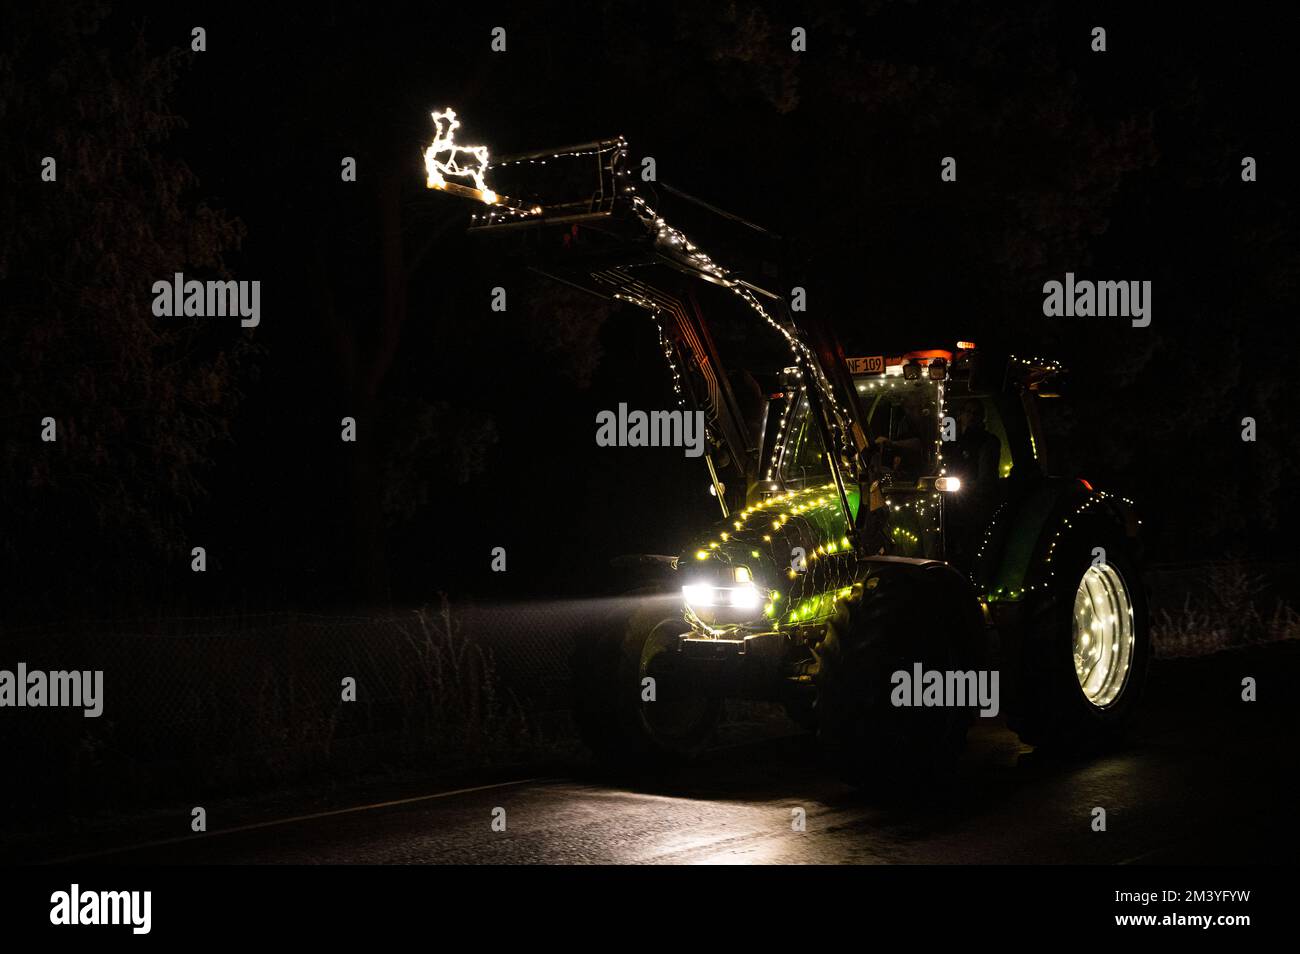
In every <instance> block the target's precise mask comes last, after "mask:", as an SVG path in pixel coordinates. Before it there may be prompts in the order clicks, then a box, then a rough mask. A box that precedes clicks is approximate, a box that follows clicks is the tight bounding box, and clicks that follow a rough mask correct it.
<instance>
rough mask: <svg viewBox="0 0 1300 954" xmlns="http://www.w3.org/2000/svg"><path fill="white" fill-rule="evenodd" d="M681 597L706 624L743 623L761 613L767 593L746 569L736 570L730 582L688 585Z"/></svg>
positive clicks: (701, 582)
mask: <svg viewBox="0 0 1300 954" xmlns="http://www.w3.org/2000/svg"><path fill="white" fill-rule="evenodd" d="M682 598H683V599H684V600H685V601H686V605H687V607H688V608H689V609H690V611H691V612H692V613H694V614H695V615H696V616H698V617H699V618H700V619H701V620H703V621H704V622H706V623H726V622H730V623H740V622H745V621H747V620H751V619H753V618H754V617H756V616H758V615H759V614H760V613H761V612H762V608H763V601H764V600H765V599H766V593H764V592H763V591H762V590H760V589H759V588H758V587H757V586H756V585H755V584H754V581H753V580H752V579H751V578H750V575H749V570H748V569H747V568H746V567H734V568H733V569H732V570H731V579H730V580H727V581H725V582H718V583H713V582H709V581H705V580H700V581H697V582H694V583H688V584H686V585H685V586H683V587H682Z"/></svg>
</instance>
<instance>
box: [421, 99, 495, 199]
mask: <svg viewBox="0 0 1300 954" xmlns="http://www.w3.org/2000/svg"><path fill="white" fill-rule="evenodd" d="M431 115H432V116H433V125H434V129H435V130H436V132H435V135H434V139H433V143H432V144H431V145H430V146H429V148H428V149H426V150H425V151H424V168H425V171H426V172H427V173H428V175H429V178H428V182H427V185H428V187H429V188H430V189H446V188H447V185H448V184H447V180H446V179H444V178H443V176H469V177H470V178H471V179H473V180H474V185H475V187H476V188H477V189H478V191H479V193H480V198H482V200H483V201H484V202H487V203H488V204H489V205H490V204H492V203H493V202H495V201H496V200H497V194H496V193H495V192H493V191H492V190H491V189H489V188H488V187H487V182H485V181H484V178H483V176H484V173H486V172H487V165H488V149H487V146H458V145H456V142H455V140H456V130H457V129H458V128H460V121H459V120H458V119H457V118H456V111H455V110H454V109H450V108H448V109H445V110H443V111H442V112H440V113H433V114H431ZM444 154H445V155H446V158H445V159H440V158H439V156H440V155H444ZM462 156H467V157H469V161H468V162H466V164H465V165H464V166H462V165H461V157H462Z"/></svg>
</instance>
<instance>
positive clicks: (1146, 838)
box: [87, 643, 1300, 864]
mask: <svg viewBox="0 0 1300 954" xmlns="http://www.w3.org/2000/svg"><path fill="white" fill-rule="evenodd" d="M1244 676H1254V677H1255V678H1256V679H1257V680H1258V685H1259V695H1260V701H1258V702H1255V703H1245V702H1242V701H1241V700H1240V694H1241V688H1240V687H1241V680H1242V678H1243V677H1244ZM1298 713H1300V644H1296V643H1286V644H1279V645H1274V646H1271V647H1267V648H1263V649H1252V650H1248V651H1237V652H1231V653H1221V654H1219V655H1217V656H1214V657H1210V658H1207V659H1200V660H1188V661H1175V662H1165V663H1161V664H1158V665H1156V666H1154V667H1153V670H1152V673H1151V678H1150V681H1149V684H1148V696H1147V707H1146V711H1145V712H1144V714H1143V719H1142V721H1141V722H1140V724H1139V726H1138V728H1137V730H1136V731H1135V733H1134V735H1133V738H1132V740H1131V742H1130V743H1129V744H1128V745H1127V746H1126V747H1125V748H1124V749H1123V750H1120V751H1115V752H1112V753H1109V754H1106V755H1103V756H1095V757H1093V758H1090V759H1083V760H1072V761H1060V760H1056V759H1048V758H1043V757H1040V756H1038V755H1037V754H1035V753H1032V752H1031V751H1029V750H1028V749H1027V748H1025V747H1023V746H1021V745H1020V744H1019V742H1018V740H1017V739H1016V737H1015V736H1014V735H1013V734H1011V733H1010V732H1008V731H1007V730H1006V729H1005V728H1004V727H1003V726H1001V725H1000V724H987V723H986V724H983V725H981V726H979V727H978V728H977V729H976V730H975V731H973V733H972V736H971V744H970V745H969V747H968V750H967V753H966V755H965V757H964V758H963V762H962V772H961V783H960V786H959V787H958V788H957V790H956V791H955V792H954V793H952V794H951V795H950V796H949V797H947V798H942V799H939V800H938V801H937V802H936V803H935V804H930V805H919V804H918V805H914V806H911V807H910V808H907V809H904V810H899V809H883V808H880V807H877V806H873V805H871V804H869V803H867V802H865V801H864V800H863V799H862V798H861V797H859V796H858V795H857V794H855V792H854V791H853V790H851V789H849V788H848V787H846V786H844V785H843V784H841V783H840V782H839V781H838V780H837V779H836V778H835V777H834V775H833V774H831V773H830V772H828V771H827V770H826V769H825V768H823V767H822V766H820V765H819V764H818V760H817V758H816V755H815V752H814V750H813V747H812V745H811V740H810V739H809V738H808V737H807V736H787V737H784V738H776V739H768V740H766V741H762V742H757V743H750V744H742V745H736V746H730V747H727V748H723V749H719V750H716V751H714V752H713V753H711V754H710V756H709V757H708V758H707V759H706V760H705V761H704V762H703V763H702V764H701V765H698V766H694V767H691V768H690V769H689V770H686V771H683V772H680V773H677V774H674V775H673V776H671V777H663V778H659V779H656V780H654V781H653V782H649V783H647V782H639V783H628V782H626V781H619V780H615V779H610V778H604V777H601V776H600V775H599V774H598V773H590V770H586V771H584V770H583V769H581V768H574V769H569V770H567V774H566V775H565V776H564V777H557V778H543V779H521V780H510V781H507V782H505V783H503V784H493V785H491V786H490V787H484V788H478V787H470V788H467V789H461V790H451V791H444V790H439V789H437V788H435V787H430V788H429V789H428V790H426V791H420V792H416V793H415V794H413V795H412V794H411V793H410V792H409V791H405V792H402V793H397V792H392V793H388V794H390V795H391V796H393V797H392V798H382V797H379V798H376V797H374V795H375V794H380V795H382V794H384V793H368V797H367V798H366V799H365V800H364V801H363V802H358V803H357V804H353V805H349V806H346V807H344V808H343V809H341V810H339V809H334V810H332V811H331V812H329V813H325V814H318V815H311V814H308V815H306V816H305V817H299V816H298V815H297V813H294V812H288V811H281V812H280V813H279V814H278V815H277V816H275V817H269V818H266V819H263V820H261V821H258V822H257V823H256V824H257V827H252V828H249V829H246V830H242V831H233V832H231V831H228V832H222V831H220V830H214V831H212V832H210V833H208V834H207V835H205V836H200V837H194V838H186V839H183V840H179V841H172V842H170V843H164V844H153V845H144V846H139V845H137V846H136V847H134V848H128V849H125V850H120V851H116V852H114V853H111V854H103V855H100V856H98V857H96V858H94V859H87V860H93V861H96V862H104V863H109V864H122V863H125V864H155V863H181V864H191V863H192V864H212V863H216V864H223V863H253V864H276V863H310V864H316V863H322V864H340V863H395V864H419V863H547V864H556V863H560V864H563V863H650V864H682V863H684V864H751V863H828V864H838V863H852V864H860V863H867V864H871V863H964V862H977V863H1174V864H1189V863H1190V864H1199V863H1245V862H1259V861H1268V862H1283V861H1285V862H1287V863H1291V862H1293V861H1294V858H1295V856H1296V849H1297V846H1298V844H1300V840H1298V839H1297V824H1296V819H1295V805H1296V800H1295V789H1294V784H1293V776H1294V775H1295V774H1296V773H1295V767H1296V761H1297V743H1296V729H1297V727H1298V726H1300V719H1297V714H1298ZM399 795H400V797H401V799H402V800H400V801H395V802H394V799H396V798H398V797H399ZM285 807H288V806H285ZM1094 807H1102V808H1105V809H1106V812H1107V830H1106V831H1104V832H1096V831H1093V830H1092V824H1091V823H1092V812H1093V809H1094ZM498 808H501V809H504V810H505V822H506V824H505V830H504V831H494V830H493V824H492V823H493V812H494V809H498ZM795 809H802V810H803V811H804V812H805V813H806V830H805V831H803V832H797V831H794V830H793V826H792V818H793V811H794V810H795ZM212 827H213V828H214V829H218V828H219V820H218V819H216V818H214V819H213V825H212Z"/></svg>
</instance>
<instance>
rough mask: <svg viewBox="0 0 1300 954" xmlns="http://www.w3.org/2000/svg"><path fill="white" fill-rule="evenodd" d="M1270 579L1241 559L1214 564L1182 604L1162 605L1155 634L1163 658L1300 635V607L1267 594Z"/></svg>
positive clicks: (1154, 620) (1154, 624) (1155, 621)
mask: <svg viewBox="0 0 1300 954" xmlns="http://www.w3.org/2000/svg"><path fill="white" fill-rule="evenodd" d="M1267 593H1268V581H1267V578H1266V577H1265V576H1264V575H1263V574H1260V573H1258V572H1254V571H1252V570H1251V569H1250V568H1249V567H1247V566H1246V565H1244V564H1242V563H1239V562H1231V563H1224V564H1218V565H1215V566H1212V567H1210V568H1209V572H1208V576H1207V578H1206V581H1205V585H1204V586H1203V587H1199V588H1197V589H1196V590H1194V591H1192V590H1189V591H1188V592H1187V593H1185V595H1184V596H1183V602H1182V604H1181V605H1180V606H1177V607H1174V608H1172V609H1171V608H1168V607H1162V608H1159V609H1157V610H1156V611H1155V612H1154V613H1153V614H1152V618H1151V639H1152V645H1153V648H1154V651H1155V655H1156V658H1157V659H1171V658H1179V657H1187V656H1207V655H1210V654H1212V653H1217V652H1221V651H1223V650H1226V649H1236V648H1240V647H1243V646H1253V645H1259V644H1261V643H1271V642H1277V641H1279V640H1284V639H1296V638H1300V612H1297V611H1296V609H1295V608H1294V607H1293V606H1291V605H1290V604H1289V603H1287V602H1286V601H1285V600H1284V599H1282V598H1280V597H1276V596H1275V597H1273V598H1272V600H1271V602H1270V600H1269V597H1268V595H1267Z"/></svg>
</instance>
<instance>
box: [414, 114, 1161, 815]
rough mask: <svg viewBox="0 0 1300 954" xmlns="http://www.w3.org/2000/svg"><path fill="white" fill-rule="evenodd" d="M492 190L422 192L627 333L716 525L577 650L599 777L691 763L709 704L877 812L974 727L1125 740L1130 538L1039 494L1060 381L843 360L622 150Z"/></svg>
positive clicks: (1031, 364)
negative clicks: (767, 705)
mask: <svg viewBox="0 0 1300 954" xmlns="http://www.w3.org/2000/svg"><path fill="white" fill-rule="evenodd" d="M427 160H428V156H427V155H426V161H427ZM487 174H488V175H489V177H490V178H491V180H492V187H491V189H488V190H483V189H476V188H471V187H469V186H465V185H457V184H455V183H448V182H447V181H446V179H445V177H443V176H442V175H439V176H438V177H437V178H438V179H440V180H442V185H435V184H434V182H435V179H434V176H433V175H432V172H431V174H430V187H431V188H441V189H444V190H447V191H450V192H453V193H455V194H457V195H460V196H462V197H465V198H469V199H471V200H473V201H476V202H479V203H481V205H480V206H479V207H478V210H477V211H476V212H475V214H474V215H473V216H472V218H471V224H470V231H471V233H474V234H477V235H480V236H483V237H486V238H489V239H491V240H492V241H493V242H494V243H495V249H497V250H499V252H500V254H502V255H503V256H508V257H512V258H514V259H516V260H517V261H520V262H522V263H523V264H524V265H525V266H526V267H527V268H529V269H531V270H533V271H534V272H537V273H539V274H542V275H545V276H547V277H549V278H552V279H554V280H556V281H559V282H563V283H565V284H567V285H569V286H572V287H576V288H579V289H582V290H584V291H587V292H590V293H591V294H593V295H597V296H600V297H602V298H605V299H613V300H617V301H621V302H626V303H629V304H630V305H633V306H635V307H636V308H638V309H640V310H642V311H643V312H644V313H645V314H646V315H647V316H648V318H649V319H650V320H651V321H653V322H654V325H655V329H656V333H657V340H658V342H659V346H660V349H661V351H662V355H656V356H655V358H656V360H658V359H659V358H662V360H663V362H664V367H665V372H666V377H667V380H668V382H669V384H670V388H666V390H665V393H670V395H671V400H673V401H675V402H676V404H677V405H678V407H679V408H681V409H682V410H684V411H685V412H689V413H699V414H701V415H702V420H703V421H704V424H705V433H706V441H705V452H704V453H703V454H702V455H701V458H702V461H703V464H704V467H705V469H706V470H707V476H708V480H709V483H710V486H711V492H712V494H713V496H714V497H716V501H717V506H718V514H717V518H716V521H715V522H712V524H711V525H709V526H707V527H701V528H700V529H699V530H698V532H697V533H695V534H694V535H692V537H691V538H690V539H687V540H684V541H682V547H681V549H680V551H679V552H678V553H676V554H670V555H645V556H644V557H641V558H638V562H639V564H640V565H641V567H642V569H643V570H644V571H645V573H644V577H645V582H644V585H643V586H642V587H641V588H639V589H637V590H636V591H634V592H633V593H632V594H631V598H630V599H629V600H627V601H624V602H621V603H620V604H619V605H620V607H621V608H620V609H619V610H618V612H617V613H615V614H613V615H612V616H611V618H610V619H608V620H607V621H606V624H605V625H604V626H603V627H601V628H600V630H599V631H598V632H595V633H589V634H585V635H584V636H583V637H582V638H581V639H579V640H578V646H577V649H576V651H575V655H574V660H573V677H574V686H575V699H574V714H575V718H576V721H577V724H578V726H579V728H580V730H581V732H582V735H583V737H584V739H585V740H586V741H587V743H588V744H589V745H590V747H591V748H592V749H593V751H594V752H595V753H596V754H597V755H598V756H599V757H600V758H602V759H603V760H606V761H608V762H611V763H614V764H617V765H620V766H623V767H626V768H634V769H635V768H649V767H655V766H662V765H664V764H665V763H671V762H679V761H683V760H690V759H694V758H697V757H699V756H700V755H701V754H702V753H703V752H705V751H706V749H707V746H708V744H709V742H710V739H711V737H712V735H713V729H714V727H715V724H716V722H717V721H718V719H719V715H720V712H721V711H722V704H723V702H724V700H726V699H728V698H744V699H758V700H770V701H778V702H780V703H782V704H783V705H784V706H785V708H786V711H787V712H788V713H789V714H790V716H791V717H792V718H793V719H794V720H795V721H797V722H798V723H800V724H801V725H803V726H805V727H806V728H808V729H809V730H811V731H812V733H814V734H815V738H816V739H817V743H818V745H819V746H820V748H821V750H822V752H823V753H824V754H825V757H826V758H827V759H828V760H829V761H830V763H831V764H832V765H833V766H834V767H835V769H836V770H837V771H838V772H839V773H840V774H841V775H842V777H843V778H844V779H845V780H846V781H848V782H850V783H851V784H854V785H857V786H860V787H862V788H864V789H868V790H873V791H878V792H882V793H886V792H888V793H900V792H911V791H915V790H916V789H917V787H918V786H927V785H934V784H938V783H942V782H944V781H945V780H947V779H949V778H950V777H951V776H952V774H953V772H954V767H955V764H956V761H957V758H958V756H959V754H960V752H961V751H962V748H963V746H964V743H965V740H966V735H967V731H968V729H969V727H970V725H971V724H972V722H973V720H974V719H977V718H981V717H985V716H989V715H994V714H999V713H1004V714H1005V716H1006V720H1007V723H1008V725H1009V726H1010V727H1011V728H1012V729H1013V730H1014V731H1015V732H1017V733H1018V734H1019V735H1020V737H1021V739H1022V740H1023V741H1024V742H1026V743H1028V744H1030V745H1033V746H1035V747H1038V746H1048V747H1077V746H1088V747H1091V746H1096V745H1098V744H1100V743H1104V742H1106V741H1108V740H1112V739H1114V738H1116V737H1117V736H1118V735H1119V734H1120V733H1121V732H1122V730H1123V729H1124V728H1125V726H1126V725H1127V724H1128V723H1129V722H1130V720H1131V718H1132V716H1133V714H1134V711H1135V708H1136V707H1137V705H1138V701H1139V697H1140V695H1141V691H1142V685H1143V681H1144V678H1145V674H1146V669H1147V663H1148V658H1149V654H1150V637H1149V631H1148V622H1147V603H1146V597H1145V591H1144V587H1143V581H1142V571H1141V564H1140V560H1141V537H1140V530H1141V522H1140V520H1139V519H1138V516H1137V513H1136V509H1135V506H1134V504H1133V503H1132V501H1130V500H1127V499H1125V498H1123V497H1121V496H1118V495H1116V494H1113V493H1108V492H1106V491H1104V490H1098V489H1095V488H1094V487H1093V486H1092V485H1091V484H1090V483H1088V482H1087V481H1086V480H1083V479H1080V478H1077V477H1066V476H1056V475H1053V474H1052V473H1050V472H1049V469H1048V465H1047V463H1046V461H1047V459H1048V457H1047V447H1046V438H1045V434H1044V428H1043V426H1042V424H1041V422H1040V415H1039V408H1040V406H1041V402H1043V401H1047V400H1058V401H1059V400H1062V395H1063V394H1064V392H1065V391H1066V389H1067V388H1066V386H1067V383H1068V376H1067V373H1066V370H1065V368H1063V367H1062V366H1061V365H1060V364H1059V363H1057V362H1054V361H1052V360H1049V359H1046V358H1040V357H1036V356H1026V355H1014V354H1003V353H996V352H993V351H986V350H982V349H980V348H979V347H977V345H976V344H975V343H974V342H970V341H958V342H951V343H941V346H940V347H932V348H924V349H917V350H910V351H902V352H899V353H884V351H883V349H882V351H881V352H880V353H865V354H846V353H845V351H844V349H843V347H842V346H841V345H840V343H839V340H838V338H837V336H836V334H835V333H834V332H833V331H832V330H831V327H830V325H829V323H828V322H827V321H826V320H825V319H824V318H822V317H820V316H818V315H817V314H816V312H815V310H814V309H807V308H806V307H804V305H805V303H804V301H803V290H802V289H800V288H797V287H796V288H790V287H788V286H786V284H785V283H784V282H783V280H782V276H783V274H785V273H786V272H787V270H788V265H787V264H786V261H785V259H786V257H787V251H786V243H784V242H783V241H782V240H781V239H780V237H779V236H776V235H774V234H772V233H771V232H770V231H768V230H766V229H764V228H762V227H760V226H758V225H755V224H754V223H751V222H749V221H746V220H745V219H743V218H741V217H739V216H736V215H733V214H731V213H728V212H725V211H724V210H722V209H719V208H717V207H716V206H714V205H712V204H710V203H708V202H705V201H703V200H701V199H698V198H696V197H694V196H692V195H689V194H687V193H686V192H683V191H681V190H680V189H678V188H676V187H673V186H670V185H668V184H667V183H664V182H653V183H646V182H643V181H640V180H639V179H637V178H635V177H634V176H633V175H632V174H631V171H630V168H629V161H628V144H627V142H626V140H624V139H623V138H621V137H615V138H611V139H605V140H597V141H593V142H588V143H582V144H576V145H569V146H563V147H558V148H553V149H546V150H539V151H536V152H531V153H526V154H520V155H512V156H506V157H493V158H492V159H490V160H489V162H488V165H487ZM706 239H707V243H708V247H707V250H706V248H705V247H704V245H703V244H697V241H698V242H701V243H703V242H704V241H705V240H706ZM916 343H917V344H921V343H922V342H916ZM930 343H931V344H933V343H934V342H930ZM690 463H691V465H692V466H698V463H697V462H696V461H694V460H692V461H691V462H690ZM621 505H624V506H625V505H626V504H621Z"/></svg>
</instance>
